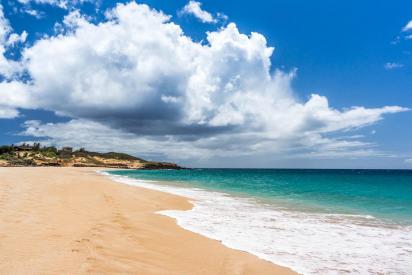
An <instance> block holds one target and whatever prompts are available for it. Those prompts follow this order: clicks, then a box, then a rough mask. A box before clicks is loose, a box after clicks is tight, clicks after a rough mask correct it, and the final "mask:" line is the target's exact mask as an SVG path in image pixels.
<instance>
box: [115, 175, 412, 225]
mask: <svg viewBox="0 0 412 275" xmlns="http://www.w3.org/2000/svg"><path fill="white" fill-rule="evenodd" d="M111 174H115V175H121V176H127V177H131V178H137V179H145V180H161V181H169V182H174V184H177V185H182V186H192V187H200V188H202V189H206V190H215V191H224V192H226V193H229V194H234V195H238V196H251V197H254V198H258V199H263V200H266V201H273V202H274V203H275V202H278V203H286V204H287V205H289V206H292V207H297V208H300V209H306V210H308V211H318V212H325V213H340V214H361V215H372V216H374V217H377V218H382V219H385V220H390V221H394V222H396V223H401V224H408V225H409V224H412V170H312V169H310V170H304V169H299V170H298V169H296V170H295V169H193V170H128V171H113V172H111Z"/></svg>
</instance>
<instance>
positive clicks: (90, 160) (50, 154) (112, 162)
mask: <svg viewBox="0 0 412 275" xmlns="http://www.w3.org/2000/svg"><path fill="white" fill-rule="evenodd" d="M19 166H20V167H21V166H55V167H106V168H119V169H182V167H180V166H178V165H177V164H174V163H167V162H152V161H146V160H144V159H141V158H137V157H134V156H131V155H128V154H124V153H115V152H109V153H97V152H90V151H86V150H85V149H80V150H73V149H72V148H71V147H63V148H61V149H57V148H56V147H41V146H40V144H39V143H35V144H34V145H27V144H23V145H19V146H14V145H11V146H0V167H19Z"/></svg>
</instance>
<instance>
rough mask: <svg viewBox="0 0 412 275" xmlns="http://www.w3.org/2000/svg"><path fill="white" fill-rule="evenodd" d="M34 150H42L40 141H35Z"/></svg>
mask: <svg viewBox="0 0 412 275" xmlns="http://www.w3.org/2000/svg"><path fill="white" fill-rule="evenodd" d="M33 150H34V151H39V150H40V143H37V142H35V143H33Z"/></svg>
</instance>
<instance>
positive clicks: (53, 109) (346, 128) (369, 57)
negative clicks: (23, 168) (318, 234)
mask: <svg viewBox="0 0 412 275" xmlns="http://www.w3.org/2000/svg"><path fill="white" fill-rule="evenodd" d="M0 3H1V6H0V144H11V143H14V144H16V143H20V142H41V143H42V144H44V145H54V146H59V147H60V146H73V147H75V148H80V147H85V148H86V149H88V150H96V151H120V152H125V153H130V154H133V155H136V156H139V157H143V158H146V159H149V160H162V161H172V162H177V163H179V164H181V165H184V166H188V167H240V168H248V167H249V168H388V169H397V168H400V169H412V142H410V141H411V140H412V127H411V122H412V112H411V109H412V91H411V88H412V78H411V76H412V58H411V57H412V12H411V11H412V2H410V1H383V0H382V1H372V0H370V1H369V0H368V1H354V0H348V1H333V2H331V1H326V0H318V1H302V0H300V1H298V0H273V1H263V0H256V1H253V3H250V2H246V1H232V0H227V1H207V0H204V1H200V2H198V1H187V0H185V1H181V0H175V1H167V0H157V1H138V2H135V1H103V0H101V1H92V0H14V1H12V0H2V1H1V2H0Z"/></svg>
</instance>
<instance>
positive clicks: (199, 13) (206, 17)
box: [181, 1, 218, 23]
mask: <svg viewBox="0 0 412 275" xmlns="http://www.w3.org/2000/svg"><path fill="white" fill-rule="evenodd" d="M181 13H182V14H190V15H193V16H194V17H196V18H197V19H199V20H200V21H202V22H203V23H217V21H218V20H217V19H216V18H214V17H213V15H212V14H211V13H209V12H207V11H205V10H203V9H202V3H200V2H198V1H190V2H189V3H187V4H186V6H184V7H183V9H182V11H181Z"/></svg>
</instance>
